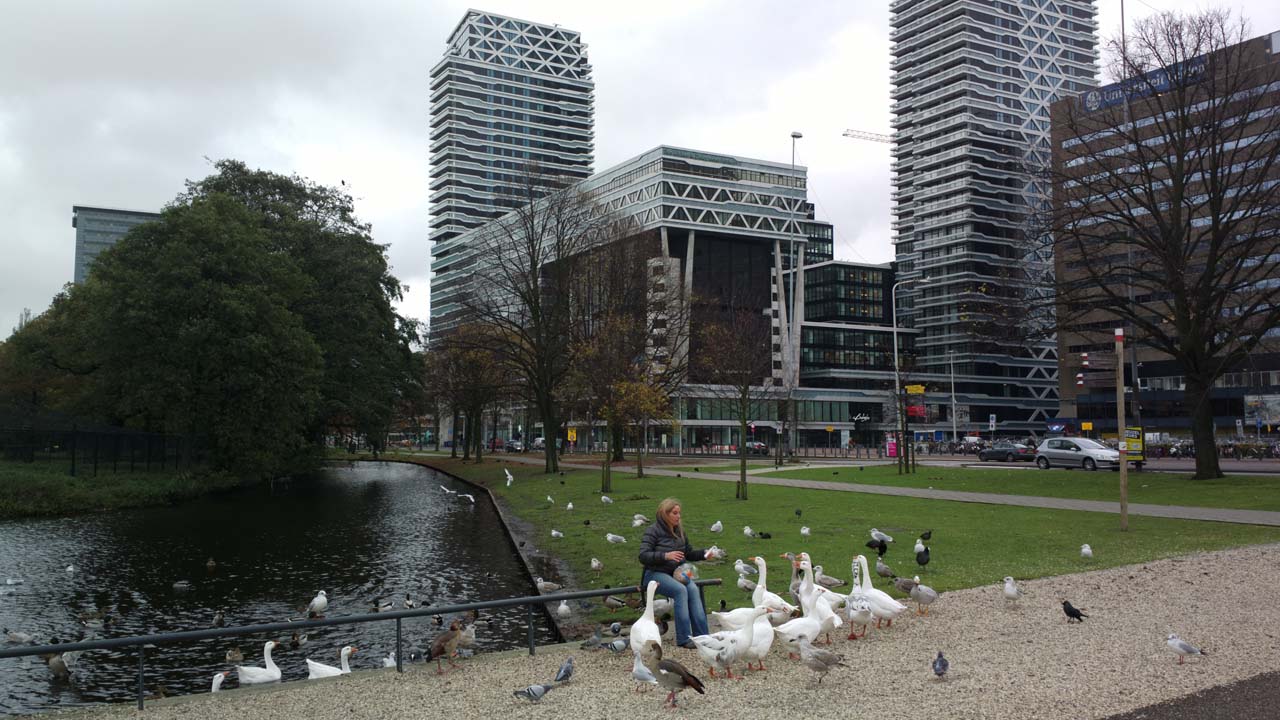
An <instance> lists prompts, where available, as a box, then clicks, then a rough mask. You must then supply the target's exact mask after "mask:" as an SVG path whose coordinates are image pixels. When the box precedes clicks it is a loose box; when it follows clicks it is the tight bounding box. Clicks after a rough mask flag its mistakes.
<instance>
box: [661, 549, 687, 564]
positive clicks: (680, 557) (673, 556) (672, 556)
mask: <svg viewBox="0 0 1280 720" xmlns="http://www.w3.org/2000/svg"><path fill="white" fill-rule="evenodd" d="M663 557H665V558H666V559H668V560H670V561H672V562H684V553H683V552H681V551H679V550H672V551H671V552H669V553H667V554H666V555H664V556H663Z"/></svg>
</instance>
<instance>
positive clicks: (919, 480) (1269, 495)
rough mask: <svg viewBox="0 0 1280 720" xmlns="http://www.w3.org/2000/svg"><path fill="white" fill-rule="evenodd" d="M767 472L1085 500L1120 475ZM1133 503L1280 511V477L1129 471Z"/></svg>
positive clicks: (1000, 470) (1115, 484)
mask: <svg viewBox="0 0 1280 720" xmlns="http://www.w3.org/2000/svg"><path fill="white" fill-rule="evenodd" d="M762 477H785V478H801V479H805V480H830V481H834V482H851V483H863V484H866V485H892V486H895V487H918V488H934V489H937V490H961V491H965V492H986V493H999V494H1002V495H1039V496H1042V497H1057V498H1075V499H1079V500H1111V501H1116V500H1119V497H1120V496H1119V493H1120V490H1119V488H1120V480H1119V475H1118V474H1117V473H1114V472H1085V471H1083V470H1039V469H1036V468H1034V467H1030V468H1027V467H1024V466H1021V465H1019V466H1016V467H1010V466H1003V467H1002V466H994V465H993V466H991V467H990V468H989V469H988V468H950V467H939V466H934V465H929V466H926V465H921V466H919V467H918V469H917V472H916V473H915V474H914V475H899V474H898V470H897V467H896V466H894V465H881V466H874V467H866V468H864V469H862V470H859V469H858V468H851V467H842V468H830V467H826V468H823V467H817V468H815V467H810V468H805V469H800V468H791V469H788V470H781V471H778V472H771V473H764V474H763V475H762ZM1129 502H1135V503H1150V504H1152V505H1190V506H1196V507H1216V508H1239V509H1242V510H1273V511H1280V476H1275V475H1228V476H1227V477H1225V478H1221V479H1218V480H1192V479H1191V476H1190V475H1189V474H1187V473H1157V472H1130V473H1129Z"/></svg>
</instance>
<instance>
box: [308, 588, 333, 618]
mask: <svg viewBox="0 0 1280 720" xmlns="http://www.w3.org/2000/svg"><path fill="white" fill-rule="evenodd" d="M328 609H329V595H328V593H326V592H325V591H323V590H320V591H318V592H317V593H316V596H315V597H313V598H311V604H310V605H308V606H307V617H324V611H325V610H328Z"/></svg>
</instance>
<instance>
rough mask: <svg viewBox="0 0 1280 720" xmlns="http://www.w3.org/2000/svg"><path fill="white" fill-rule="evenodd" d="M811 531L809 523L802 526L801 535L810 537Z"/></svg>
mask: <svg viewBox="0 0 1280 720" xmlns="http://www.w3.org/2000/svg"><path fill="white" fill-rule="evenodd" d="M809 533H810V530H809V526H808V525H801V526H800V537H809Z"/></svg>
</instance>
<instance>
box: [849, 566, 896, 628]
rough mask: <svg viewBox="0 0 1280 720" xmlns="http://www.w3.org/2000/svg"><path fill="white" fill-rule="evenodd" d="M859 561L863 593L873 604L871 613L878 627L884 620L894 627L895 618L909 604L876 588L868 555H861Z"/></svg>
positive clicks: (871, 604)
mask: <svg viewBox="0 0 1280 720" xmlns="http://www.w3.org/2000/svg"><path fill="white" fill-rule="evenodd" d="M857 561H858V564H859V566H860V575H861V577H862V595H863V597H865V598H866V600H867V603H868V604H869V605H870V606H871V614H872V615H874V616H875V618H876V627H879V626H880V623H881V621H884V620H888V621H889V626H890V627H892V626H893V619H894V618H896V617H898V616H899V615H901V614H902V613H904V612H906V610H907V606H906V605H903V604H902V603H900V602H898V601H897V600H894V599H893V598H892V597H890V596H889V594H888V593H886V592H884V591H883V590H877V589H876V587H875V585H873V584H872V582H871V572H870V571H869V570H868V569H867V558H866V556H864V555H859V556H858V557H857Z"/></svg>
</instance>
